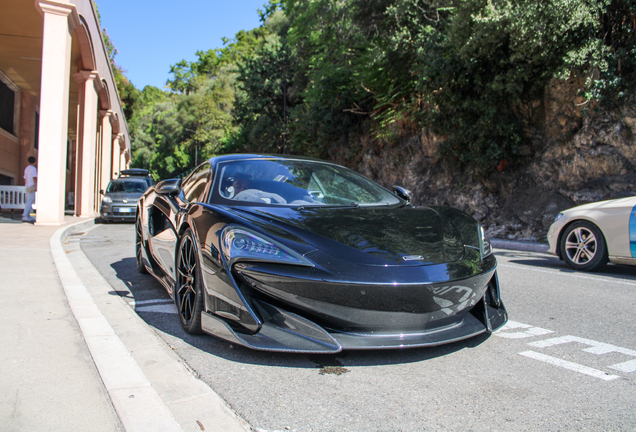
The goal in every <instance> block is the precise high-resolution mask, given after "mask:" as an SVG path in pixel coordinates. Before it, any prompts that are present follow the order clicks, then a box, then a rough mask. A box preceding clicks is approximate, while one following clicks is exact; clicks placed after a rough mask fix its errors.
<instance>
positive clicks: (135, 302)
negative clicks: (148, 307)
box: [128, 299, 174, 306]
mask: <svg viewBox="0 0 636 432" xmlns="http://www.w3.org/2000/svg"><path fill="white" fill-rule="evenodd" d="M173 301H174V300H172V299H151V300H139V301H135V300H133V301H131V302H128V304H129V305H131V306H135V305H143V304H150V303H172V302H173Z"/></svg>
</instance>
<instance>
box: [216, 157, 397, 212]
mask: <svg viewBox="0 0 636 432" xmlns="http://www.w3.org/2000/svg"><path fill="white" fill-rule="evenodd" d="M214 196H218V197H219V198H220V199H222V200H232V204H233V205H241V204H242V205H254V204H255V203H257V204H271V205H295V206H300V205H303V206H304V205H352V204H353V205H361V206H371V205H392V204H398V203H400V200H399V199H398V198H396V197H395V196H394V195H393V194H391V193H390V192H389V191H387V190H386V189H384V188H382V187H380V186H379V185H377V184H376V183H373V182H372V181H370V180H369V179H367V178H365V177H363V176H361V175H360V174H357V173H355V172H354V171H351V170H349V169H347V168H344V167H341V166H339V165H333V164H329V163H323V162H318V161H317V162H313V161H305V160H264V159H258V160H243V161H235V162H226V163H222V164H219V179H218V183H217V185H216V187H215V191H214Z"/></svg>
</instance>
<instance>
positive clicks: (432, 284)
mask: <svg viewBox="0 0 636 432" xmlns="http://www.w3.org/2000/svg"><path fill="white" fill-rule="evenodd" d="M409 201H410V193H409V192H408V191H407V190H406V189H404V188H401V187H394V188H393V191H389V190H387V189H385V188H383V187H381V186H379V185H378V184H376V183H374V182H372V181H370V180H368V179H367V178H365V177H363V176H362V175H360V174H357V173H356V172H354V171H352V170H349V169H347V168H344V167H342V166H339V165H335V164H332V163H328V162H324V161H320V160H315V159H309V158H301V157H292V156H284V157H283V156H275V155H274V156H271V155H224V156H219V157H213V158H211V159H210V160H208V161H206V162H204V163H203V164H201V165H199V166H198V167H197V168H196V169H195V170H193V171H192V173H191V174H190V175H189V176H188V177H187V178H185V179H184V180H183V181H182V180H179V179H174V180H164V181H162V182H159V183H158V184H157V185H155V186H152V187H150V188H149V189H148V190H147V191H146V193H145V194H144V195H143V196H142V197H141V199H140V200H139V202H138V211H137V220H136V258H137V268H138V270H139V271H140V272H141V273H150V274H151V275H153V276H154V277H155V278H156V279H157V280H158V281H159V282H161V284H162V285H163V286H164V287H165V288H166V289H167V290H168V292H169V293H170V295H171V296H172V297H173V298H174V301H175V304H176V306H177V309H178V311H179V318H180V320H181V325H182V326H183V328H184V330H185V331H186V332H188V333H193V334H196V333H208V334H211V335H214V336H216V337H219V338H221V339H224V340H226V341H230V342H232V343H235V344H240V345H243V346H245V347H249V348H253V349H259V350H269V351H281V352H304V353H335V352H339V351H341V350H353V349H384V348H406V347H422V346H433V345H439V344H443V343H449V342H454V341H459V340H462V339H466V338H470V337H473V336H476V335H479V334H482V333H488V332H492V331H494V330H496V329H498V328H499V327H501V326H502V325H504V324H505V323H506V321H507V312H506V309H505V307H504V305H503V303H502V301H501V297H500V292H499V282H498V278H497V262H496V259H495V257H494V256H493V254H492V250H491V247H490V243H489V242H488V240H487V238H486V236H485V235H484V230H483V229H482V227H481V226H480V225H479V224H478V223H477V222H476V221H475V220H474V219H473V218H472V217H470V216H469V215H467V214H466V213H464V212H462V211H459V210H456V209H453V208H450V207H433V206H431V207H414V206H413V205H411V204H410V202H409Z"/></svg>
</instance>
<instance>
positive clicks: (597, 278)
mask: <svg viewBox="0 0 636 432" xmlns="http://www.w3.org/2000/svg"><path fill="white" fill-rule="evenodd" d="M497 267H504V268H506V267H507V268H514V269H526V270H528V271H535V272H539V273H548V274H552V275H554V274H558V275H562V276H567V277H568V278H577V279H587V280H593V281H599V282H607V283H615V284H619V285H629V286H636V281H633V282H627V281H622V280H616V279H612V278H607V277H600V276H586V275H582V274H579V273H575V272H562V271H560V270H545V269H537V268H535V267H532V268H530V267H528V266H523V265H518V264H517V265H515V264H497Z"/></svg>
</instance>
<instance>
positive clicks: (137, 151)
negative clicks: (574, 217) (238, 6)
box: [113, 0, 636, 177]
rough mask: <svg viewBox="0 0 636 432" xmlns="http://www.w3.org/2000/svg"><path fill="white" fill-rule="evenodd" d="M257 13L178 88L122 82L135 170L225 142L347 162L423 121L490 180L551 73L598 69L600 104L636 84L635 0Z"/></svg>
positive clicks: (338, 6) (593, 95) (487, 0)
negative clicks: (366, 142)
mask: <svg viewBox="0 0 636 432" xmlns="http://www.w3.org/2000/svg"><path fill="white" fill-rule="evenodd" d="M259 14H260V16H261V20H262V25H261V26H260V27H258V28H256V29H252V30H247V31H246V30H243V31H241V32H239V33H237V34H236V36H235V38H234V39H224V40H223V47H221V48H217V49H211V50H208V51H199V52H197V53H196V55H197V57H198V59H197V60H196V61H193V62H188V61H185V60H183V61H181V62H178V63H177V64H175V65H173V66H172V67H171V70H170V74H171V79H169V80H168V82H167V88H168V90H169V91H162V90H159V89H155V88H146V89H144V90H143V92H141V93H138V94H137V93H135V91H134V90H132V89H129V90H127V87H126V83H125V82H123V84H122V85H121V86H120V91H121V94H123V95H124V96H123V98H124V99H125V100H128V98H129V99H130V101H131V102H130V103H128V102H126V107H127V110H128V107H129V106H130V107H132V114H131V116H130V118H129V124H130V125H131V126H132V128H131V129H132V132H133V137H134V138H133V151H134V164H135V165H136V166H145V167H149V168H150V169H151V170H152V171H153V172H154V175H155V176H156V177H165V176H174V175H177V174H178V173H179V172H180V170H186V169H190V168H192V167H193V165H194V163H195V161H201V160H203V158H207V157H209V156H211V155H213V154H217V153H227V152H271V153H298V154H305V155H312V156H318V157H322V158H334V157H338V158H340V160H342V159H343V158H344V159H348V158H349V159H351V158H354V157H356V152H357V147H356V142H357V141H358V138H359V137H361V136H368V135H371V136H372V137H373V139H374V141H373V142H375V143H377V144H378V145H386V144H387V143H388V144H392V143H398V142H400V141H401V140H402V139H403V138H405V137H410V136H413V135H416V134H418V133H419V132H420V131H421V130H423V129H427V130H430V131H432V132H433V133H434V134H435V135H436V136H437V138H439V140H438V142H439V149H438V150H439V152H440V154H441V155H443V156H445V157H447V158H448V159H449V160H450V161H452V162H453V163H455V164H456V165H457V166H461V167H467V168H470V169H472V171H473V172H475V173H477V174H480V175H484V174H487V173H488V172H490V171H492V170H495V169H497V167H499V168H501V167H502V166H503V165H504V162H506V161H507V162H506V163H510V164H514V163H515V161H518V162H521V161H522V160H523V159H522V158H521V153H522V149H523V148H524V147H526V144H527V143H526V140H527V139H528V138H527V130H526V129H527V119H526V118H524V117H522V116H521V114H520V113H521V112H522V110H521V109H520V107H522V106H528V103H529V102H532V101H536V100H540V99H541V98H542V96H543V93H544V91H545V88H546V86H547V84H548V83H549V82H551V81H552V80H559V79H565V78H568V77H570V76H577V75H578V76H584V77H588V81H587V87H586V88H585V89H582V90H584V91H585V92H586V94H587V95H588V98H589V99H590V100H595V101H598V102H599V103H601V104H612V103H613V104H617V103H622V102H623V101H624V100H625V99H626V97H627V96H628V95H629V94H632V93H633V88H635V84H636V36H635V35H636V28H635V27H636V0H539V1H537V0H517V1H512V0H374V1H368V0H270V1H269V3H267V4H266V5H264V8H263V11H259ZM113 56H114V55H113ZM127 91H128V93H127ZM127 94H130V96H127ZM597 105H598V104H597ZM127 113H128V111H127ZM127 115H128V114H127Z"/></svg>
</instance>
